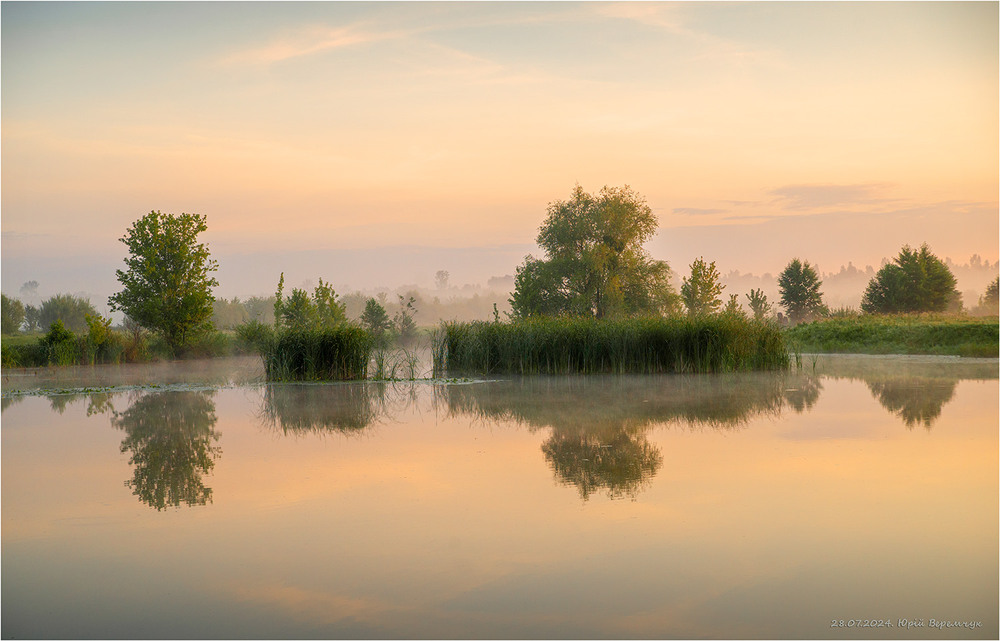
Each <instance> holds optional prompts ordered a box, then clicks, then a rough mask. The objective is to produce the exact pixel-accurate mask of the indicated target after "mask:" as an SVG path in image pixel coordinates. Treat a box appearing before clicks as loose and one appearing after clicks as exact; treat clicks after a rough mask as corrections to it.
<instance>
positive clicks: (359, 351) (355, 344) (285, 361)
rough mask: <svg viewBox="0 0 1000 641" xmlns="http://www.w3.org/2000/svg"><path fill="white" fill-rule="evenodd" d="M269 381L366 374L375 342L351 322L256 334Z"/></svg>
mask: <svg viewBox="0 0 1000 641" xmlns="http://www.w3.org/2000/svg"><path fill="white" fill-rule="evenodd" d="M253 344H254V347H256V348H257V350H258V351H259V352H260V355H261V358H262V359H263V361H264V373H265V376H266V377H267V380H269V381H331V380H336V381H351V380H362V379H365V378H367V377H368V361H369V359H370V358H371V355H372V350H373V349H374V347H375V342H374V340H373V339H372V336H371V334H369V333H368V332H367V331H365V330H363V329H361V328H360V327H354V326H351V325H340V326H337V327H332V328H326V329H304V330H292V329H286V330H279V331H277V332H272V333H267V334H266V335H265V334H261V335H259V336H257V337H256V340H255V342H254V343H253Z"/></svg>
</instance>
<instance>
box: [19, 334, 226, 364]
mask: <svg viewBox="0 0 1000 641" xmlns="http://www.w3.org/2000/svg"><path fill="white" fill-rule="evenodd" d="M245 352H246V348H245V346H244V345H243V344H242V343H241V342H240V341H238V340H237V338H236V336H235V334H233V333H232V332H207V333H205V334H203V335H202V336H200V337H198V338H196V339H194V340H192V341H191V342H190V343H188V345H187V346H185V347H184V348H183V349H182V350H181V351H180V352H179V353H176V354H175V353H172V352H171V350H170V348H169V347H168V346H167V344H166V342H164V341H163V339H162V338H160V337H158V336H155V335H150V334H148V333H146V332H142V333H140V334H133V333H129V332H124V331H120V330H111V331H109V332H108V333H107V334H103V335H94V334H80V335H71V336H67V337H66V338H65V339H64V340H58V341H54V342H46V340H45V335H43V334H28V335H14V336H4V337H3V340H2V343H0V366H2V367H4V368H8V367H48V366H65V365H97V364H116V365H117V364H122V363H148V362H152V361H161V360H174V359H175V358H183V359H196V358H213V357H219V356H231V355H233V354H239V353H245Z"/></svg>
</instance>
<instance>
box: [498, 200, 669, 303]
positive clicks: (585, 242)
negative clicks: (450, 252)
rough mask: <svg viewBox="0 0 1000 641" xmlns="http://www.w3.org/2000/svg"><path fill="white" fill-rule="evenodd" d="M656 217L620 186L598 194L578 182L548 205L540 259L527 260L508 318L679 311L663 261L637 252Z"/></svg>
mask: <svg viewBox="0 0 1000 641" xmlns="http://www.w3.org/2000/svg"><path fill="white" fill-rule="evenodd" d="M656 227H657V220H656V216H654V215H653V211H652V209H650V207H649V205H647V204H646V200H645V199H644V198H643V197H642V196H640V195H639V194H637V193H635V192H634V191H632V190H631V189H630V188H629V187H628V186H627V185H626V186H625V187H604V189H602V190H601V192H600V193H599V194H597V195H591V194H588V193H586V192H585V191H583V189H582V188H581V187H580V186H579V185H577V186H576V188H575V189H574V190H573V194H572V195H571V197H570V198H569V200H565V201H562V200H557V201H555V202H552V203H550V204H549V207H548V216H547V217H546V219H545V222H543V223H542V226H541V228H540V229H539V231H538V238H537V242H538V245H539V246H540V247H541V248H542V249H543V250H544V251H545V254H546V258H545V259H538V258H535V257H533V256H528V257H526V258H525V261H524V263H523V264H522V265H521V266H520V267H518V268H517V275H516V277H515V279H514V293H513V294H512V296H511V298H510V303H511V307H512V309H513V313H514V316H516V317H520V318H524V317H528V316H533V315H558V314H570V315H574V316H595V317H597V318H604V317H608V316H622V315H636V314H643V313H663V312H667V311H672V310H673V309H675V308H676V306H677V295H676V294H675V293H674V292H673V290H672V288H671V286H670V282H669V278H670V267H669V266H668V265H667V263H666V262H665V261H662V260H653V259H652V258H650V256H649V254H648V253H647V252H646V251H645V250H644V249H643V247H642V245H643V243H645V242H646V241H647V240H648V239H649V238H650V237H651V236H652V235H653V233H654V232H655V231H656Z"/></svg>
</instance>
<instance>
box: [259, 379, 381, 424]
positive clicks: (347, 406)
mask: <svg viewBox="0 0 1000 641" xmlns="http://www.w3.org/2000/svg"><path fill="white" fill-rule="evenodd" d="M388 392H389V390H388V388H387V384H386V383H336V384H323V385H318V384H294V383H293V384H272V385H268V386H266V387H265V388H264V402H263V407H262V409H261V412H260V417H261V420H262V422H263V423H265V424H266V425H269V426H271V427H273V428H275V429H280V430H281V431H282V433H284V434H294V433H305V432H325V431H334V432H341V433H352V432H360V431H362V430H364V429H365V428H367V427H368V426H370V425H372V424H373V423H375V422H377V421H378V420H379V419H380V418H382V417H383V416H385V415H386V413H387V407H388V395H389V394H388Z"/></svg>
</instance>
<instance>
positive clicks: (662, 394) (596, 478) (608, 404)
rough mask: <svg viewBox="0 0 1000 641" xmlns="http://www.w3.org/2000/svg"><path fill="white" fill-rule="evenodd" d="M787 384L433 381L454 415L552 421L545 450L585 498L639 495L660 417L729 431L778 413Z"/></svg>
mask: <svg viewBox="0 0 1000 641" xmlns="http://www.w3.org/2000/svg"><path fill="white" fill-rule="evenodd" d="M786 387H790V385H789V384H788V383H787V381H786V380H785V378H784V377H783V376H775V375H773V374H761V375H755V374H740V375H697V376H586V377H568V376H560V377H526V378H520V379H515V380H508V381H497V382H493V383H484V384H473V385H449V386H447V387H441V388H439V395H440V398H441V399H443V400H444V401H445V402H446V404H447V409H448V413H449V414H450V415H471V416H475V417H477V418H480V419H483V420H490V421H499V422H508V421H513V422H517V423H521V424H524V425H527V426H528V428H529V429H531V430H539V429H545V428H549V429H551V434H550V435H549V437H548V438H547V439H546V440H545V442H544V443H543V444H542V453H543V454H544V456H545V459H546V461H547V462H548V464H549V466H550V467H551V468H552V470H553V473H554V474H555V476H556V478H557V479H558V480H559V481H560V482H562V483H567V484H572V485H575V486H576V488H577V490H578V491H579V493H580V496H581V497H582V498H583V499H584V500H587V499H588V498H590V497H591V496H592V495H593V494H594V493H595V492H598V491H600V490H603V491H605V492H606V493H607V495H608V496H609V497H610V498H612V499H617V498H623V497H631V498H635V497H636V495H637V494H638V493H639V492H641V491H642V490H643V489H644V488H645V487H646V486H648V484H649V483H650V482H651V480H652V478H653V477H654V476H655V475H656V473H657V472H658V471H659V469H660V467H661V465H662V463H663V456H662V454H661V453H660V450H659V449H658V448H657V447H656V446H655V445H653V444H651V443H649V442H648V441H647V440H646V433H647V432H648V430H649V429H650V428H651V427H652V426H653V425H657V424H665V423H680V424H684V425H687V426H688V427H691V428H701V427H709V428H711V429H718V430H733V429H739V428H741V427H742V426H744V425H745V424H746V423H747V422H748V421H749V420H751V419H752V418H754V417H758V416H767V415H776V414H777V413H779V412H780V409H781V407H782V404H783V402H784V399H783V396H782V394H783V391H784V390H785V389H786Z"/></svg>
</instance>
